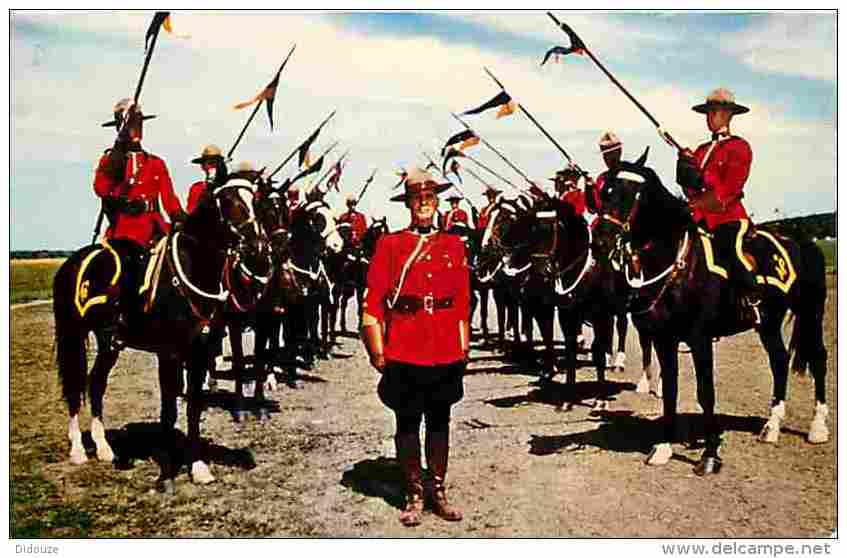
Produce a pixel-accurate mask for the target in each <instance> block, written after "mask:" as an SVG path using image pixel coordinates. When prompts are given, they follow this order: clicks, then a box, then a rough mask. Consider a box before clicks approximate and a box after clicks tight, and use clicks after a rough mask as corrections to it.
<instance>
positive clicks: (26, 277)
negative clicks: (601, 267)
mask: <svg viewBox="0 0 847 558" xmlns="http://www.w3.org/2000/svg"><path fill="white" fill-rule="evenodd" d="M818 246H820V248H821V250H823V253H824V257H825V258H826V269H827V271H828V272H829V273H835V271H836V261H837V259H838V254H837V252H838V242H837V241H836V240H819V241H818ZM63 261H64V260H63V259H61V258H54V259H41V260H11V263H10V276H11V285H10V290H9V297H10V300H9V304H17V303H21V302H29V301H32V300H45V299H48V298H50V297H51V296H52V293H51V287H52V284H53V275H54V274H55V273H56V270H57V269H59V266H60V265H61V264H62V262H63Z"/></svg>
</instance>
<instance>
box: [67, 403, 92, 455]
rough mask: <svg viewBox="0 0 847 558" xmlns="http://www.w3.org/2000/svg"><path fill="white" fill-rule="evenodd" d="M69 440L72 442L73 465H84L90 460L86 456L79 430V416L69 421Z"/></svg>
mask: <svg viewBox="0 0 847 558" xmlns="http://www.w3.org/2000/svg"><path fill="white" fill-rule="evenodd" d="M68 439H69V440H70V441H71V456H70V457H71V463H73V464H74V465H82V464H83V463H85V462H86V461H88V458H87V457H86V456H85V448H84V447H83V445H82V432H81V431H80V429H79V415H76V416H74V417H71V419H70V421H68Z"/></svg>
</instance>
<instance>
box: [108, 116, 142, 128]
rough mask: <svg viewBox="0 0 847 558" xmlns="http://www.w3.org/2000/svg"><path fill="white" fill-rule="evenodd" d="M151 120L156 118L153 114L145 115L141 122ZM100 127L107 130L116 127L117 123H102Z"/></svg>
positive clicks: (114, 121)
mask: <svg viewBox="0 0 847 558" xmlns="http://www.w3.org/2000/svg"><path fill="white" fill-rule="evenodd" d="M151 118H156V115H155V114H145V115H144V116H142V117H141V120H150V119H151ZM100 125H101V126H103V127H104V128H108V127H110V126H117V125H118V121H117V120H112V121H111V122H103V123H102V124H100Z"/></svg>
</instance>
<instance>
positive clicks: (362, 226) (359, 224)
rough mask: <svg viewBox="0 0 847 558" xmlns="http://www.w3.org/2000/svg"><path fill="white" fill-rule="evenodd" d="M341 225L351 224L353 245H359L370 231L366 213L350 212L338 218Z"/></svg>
mask: <svg viewBox="0 0 847 558" xmlns="http://www.w3.org/2000/svg"><path fill="white" fill-rule="evenodd" d="M338 222H339V223H350V231H351V232H352V233H353V234H352V235H351V237H350V238H351V241H352V242H353V244H359V242H361V241H362V237H363V236H365V233H366V232H367V231H368V222H367V220H366V219H365V215H364V213H359V212H358V211H348V212H347V213H344V214H343V215H341V216H340V217H339V218H338Z"/></svg>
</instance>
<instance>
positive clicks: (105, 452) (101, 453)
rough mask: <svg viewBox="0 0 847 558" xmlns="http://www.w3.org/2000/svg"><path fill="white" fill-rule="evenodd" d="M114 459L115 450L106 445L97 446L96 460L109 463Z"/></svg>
mask: <svg viewBox="0 0 847 558" xmlns="http://www.w3.org/2000/svg"><path fill="white" fill-rule="evenodd" d="M114 460H115V452H113V451H112V448H110V447H109V446H108V445H106V446H105V447H100V446H97V461H104V462H106V463H111V462H112V461H114Z"/></svg>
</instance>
